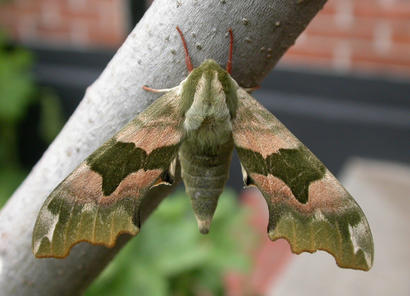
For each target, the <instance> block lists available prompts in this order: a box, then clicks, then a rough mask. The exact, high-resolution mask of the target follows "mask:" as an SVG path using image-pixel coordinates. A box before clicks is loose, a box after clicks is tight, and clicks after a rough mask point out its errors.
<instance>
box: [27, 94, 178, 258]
mask: <svg viewBox="0 0 410 296" xmlns="http://www.w3.org/2000/svg"><path fill="white" fill-rule="evenodd" d="M182 136H183V130H182V117H181V112H180V110H179V105H178V97H177V98H176V92H172V91H171V92H169V93H167V94H165V95H163V96H162V97H161V98H159V99H157V100H156V101H155V102H154V103H153V104H152V105H151V106H150V107H148V108H147V109H146V110H145V111H144V112H142V113H140V114H139V115H138V116H137V117H136V118H135V119H134V120H133V121H131V122H130V123H129V124H128V125H126V126H125V127H124V128H123V129H122V130H120V131H119V132H118V133H117V134H116V135H115V136H114V137H113V138H111V139H110V140H109V141H107V142H106V143H105V144H104V145H102V146H101V147H100V148H99V149H97V150H96V151H95V152H94V153H93V154H91V155H90V156H89V157H88V158H87V159H86V160H85V161H84V162H83V163H82V164H80V166H79V167H78V168H77V169H76V170H74V171H73V172H72V173H71V174H70V175H69V176H68V177H67V178H66V179H65V180H64V181H63V182H61V183H60V185H59V186H57V188H56V189H55V190H54V191H53V192H52V193H51V194H50V196H49V197H48V198H47V200H46V202H45V203H44V205H43V206H42V208H41V210H40V212H39V215H38V217H37V221H36V224H35V226H34V230H33V252H34V254H35V255H36V256H37V257H57V258H62V257H65V256H67V255H68V253H69V251H70V249H71V247H72V246H73V245H75V244H76V243H78V242H81V241H87V242H90V243H93V244H102V245H105V246H108V247H112V246H113V245H114V243H115V240H116V238H117V237H118V235H120V234H121V233H129V234H132V235H135V234H137V233H138V231H139V228H140V224H141V220H143V219H142V218H141V215H145V213H141V205H142V204H143V201H144V199H145V198H147V196H150V195H152V194H150V192H151V191H152V190H151V188H152V187H153V186H159V185H162V184H170V183H172V182H175V180H178V179H179V177H178V176H175V174H176V173H178V172H177V171H176V168H175V167H176V164H175V161H176V157H177V154H178V149H179V145H180V142H181V140H182ZM155 190H156V191H158V189H155ZM145 204H149V203H145Z"/></svg>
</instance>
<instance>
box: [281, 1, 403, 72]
mask: <svg viewBox="0 0 410 296" xmlns="http://www.w3.org/2000/svg"><path fill="white" fill-rule="evenodd" d="M283 63H291V64H297V65H301V64H303V65H315V66H319V67H326V68H329V67H331V68H333V69H335V70H339V71H367V72H376V73H386V72H388V73H394V74H399V75H405V76H410V0H329V1H328V3H327V4H326V5H325V7H324V9H323V10H322V11H321V12H320V13H319V14H318V15H317V16H316V18H315V19H313V21H312V22H311V23H310V25H309V26H308V28H307V29H306V31H305V32H304V33H303V34H302V35H301V36H300V37H299V38H298V40H297V42H296V44H295V46H293V47H292V48H291V49H290V50H289V51H288V52H287V54H286V56H285V58H284V59H283Z"/></svg>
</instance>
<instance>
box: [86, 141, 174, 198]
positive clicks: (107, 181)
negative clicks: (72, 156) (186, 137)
mask: <svg viewBox="0 0 410 296" xmlns="http://www.w3.org/2000/svg"><path fill="white" fill-rule="evenodd" d="M178 147H179V145H172V146H164V147H159V148H157V149H154V150H153V151H152V152H151V153H150V154H149V155H147V153H146V152H145V151H144V150H143V149H141V148H139V147H136V146H135V144H134V143H124V142H119V141H116V140H114V139H112V140H110V141H108V142H107V143H106V144H104V145H103V146H101V147H100V148H99V149H98V150H96V151H95V152H94V153H93V154H91V155H90V156H89V157H88V159H87V164H88V165H89V166H90V168H91V169H92V170H93V171H95V172H97V173H98V174H100V175H101V176H102V179H103V182H102V190H103V193H104V195H105V196H108V195H110V194H111V193H113V192H114V191H115V189H116V188H117V187H118V185H119V184H120V183H121V181H122V180H124V178H125V177H127V176H128V175H129V174H131V173H133V172H136V171H138V170H139V169H144V170H153V169H164V170H165V169H167V168H168V166H169V163H170V160H171V159H172V158H173V157H174V156H175V154H176V153H177V150H178Z"/></svg>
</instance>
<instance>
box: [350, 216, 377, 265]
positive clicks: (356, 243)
mask: <svg viewBox="0 0 410 296" xmlns="http://www.w3.org/2000/svg"><path fill="white" fill-rule="evenodd" d="M366 232H367V227H366V224H365V223H364V222H363V220H361V221H360V222H359V223H358V224H357V225H355V226H352V225H350V224H349V233H350V239H351V241H352V244H353V251H354V253H355V254H357V252H358V251H359V250H362V251H363V253H364V257H365V259H366V263H367V265H368V266H371V265H372V260H371V254H369V253H368V252H366V251H365V250H363V249H362V247H361V244H362V242H361V238H364V237H366V236H367V233H366Z"/></svg>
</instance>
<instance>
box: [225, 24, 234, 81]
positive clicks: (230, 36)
mask: <svg viewBox="0 0 410 296" xmlns="http://www.w3.org/2000/svg"><path fill="white" fill-rule="evenodd" d="M232 53H233V32H232V28H229V55H228V62H227V63H226V71H227V72H228V73H229V74H231V73H232Z"/></svg>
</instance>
